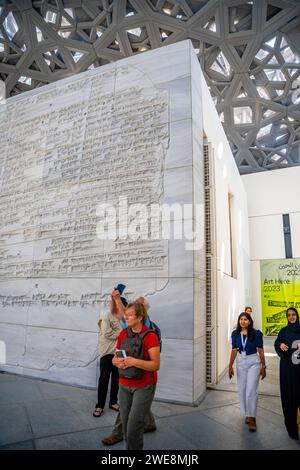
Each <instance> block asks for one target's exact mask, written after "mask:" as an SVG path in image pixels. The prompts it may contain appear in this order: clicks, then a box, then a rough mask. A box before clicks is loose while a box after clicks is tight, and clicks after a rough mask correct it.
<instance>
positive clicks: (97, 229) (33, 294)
mask: <svg viewBox="0 0 300 470" xmlns="http://www.w3.org/2000/svg"><path fill="white" fill-rule="evenodd" d="M299 182H300V1H299V0H0V388H1V386H2V390H3V395H2V399H1V398H0V409H2V411H3V416H4V418H3V420H2V425H0V450H1V449H2V448H3V449H18V448H19V449H23V448H24V449H54V448H57V449H60V448H66V449H72V448H82V449H84V448H85V449H89V448H99V445H100V446H101V445H102V444H101V439H100V437H104V436H105V435H106V434H107V433H108V430H109V429H110V428H111V426H112V424H113V419H114V418H115V416H114V413H113V411H110V410H108V411H105V413H104V415H103V417H101V418H100V420H95V419H94V418H93V416H91V411H92V409H91V408H92V407H93V406H94V402H95V394H96V389H97V384H98V380H99V374H100V371H99V364H100V356H99V341H100V349H101V338H100V336H101V335H100V336H99V334H100V333H99V325H98V322H99V318H100V319H101V318H102V317H104V316H105V315H106V314H107V312H108V311H109V308H110V302H111V299H112V297H111V294H112V291H113V290H114V288H116V286H117V285H118V284H119V283H122V284H123V285H124V293H123V294H122V293H121V295H124V297H125V298H126V299H127V301H128V302H132V301H134V300H135V299H137V298H139V297H144V298H145V299H146V300H147V303H148V306H149V308H150V310H149V318H150V319H151V320H152V321H154V322H155V323H156V324H157V325H158V326H159V329H160V331H161V341H162V347H161V362H160V369H159V374H158V376H159V379H158V383H157V387H156V392H155V399H154V404H153V410H154V416H155V417H156V418H157V422H158V425H157V428H158V429H157V432H158V434H157V436H158V437H155V435H154V434H156V433H153V435H152V433H151V435H152V436H151V437H152V438H153V441H151V439H150V434H149V436H148V435H146V436H145V443H146V444H145V445H146V447H147V448H150V449H168V448H169V449H173V448H174V449H175V448H177V449H185V448H189V449H200V448H212V449H213V448H214V449H217V448H219V447H218V445H221V446H222V445H223V444H224V446H225V445H226V446H228V445H229V444H228V442H227V440H226V439H227V438H226V439H225V441H224V442H223V443H222V444H220V439H221V440H222V438H221V437H218V436H222V435H223V431H224V429H225V428H226V429H227V431H226V432H228V433H229V434H228V436H229V435H230V433H231V437H230V438H229V437H228V441H229V440H230V445H232V448H235V449H242V448H243V449H246V448H247V449H248V448H250V447H247V446H249V445H250V444H249V442H247V439H246V438H243V439H240V431H239V429H235V428H234V427H233V428H232V429H230V427H231V425H230V424H228V423H229V422H230V420H231V419H233V418H234V420H236V419H237V418H236V416H237V414H238V412H239V409H238V403H239V399H238V394H237V382H236V376H235V375H234V377H233V379H232V380H230V379H229V378H228V364H229V361H230V354H231V350H232V347H233V346H232V331H233V330H234V328H235V327H236V325H237V322H238V317H239V314H240V313H241V312H244V311H245V308H246V306H250V307H251V309H252V313H251V318H252V320H253V322H254V327H255V328H256V329H258V330H260V331H261V332H262V334H263V339H264V349H265V359H266V363H267V376H266V379H265V380H264V381H263V382H261V384H260V392H259V393H260V395H259V398H258V409H259V413H261V417H262V418H263V420H265V423H266V424H265V426H266V428H265V429H267V426H269V428H270V427H271V428H272V427H273V428H274V432H273V433H272V432H269V431H268V436H269V437H266V433H265V432H263V427H262V428H261V430H260V428H259V426H258V431H259V432H260V431H261V434H259V432H257V433H256V434H255V439H256V441H255V442H253V443H252V444H251V446H252V447H251V448H253V449H256V448H276V449H279V448H298V449H300V448H299V445H298V447H297V444H295V443H294V442H293V443H290V442H289V441H288V437H287V439H286V440H284V439H285V438H284V439H283V440H282V439H281V437H282V434H284V433H285V427H284V422H283V417H282V409H281V402H280V383H279V382H280V380H279V357H278V354H277V353H276V351H275V349H274V341H275V340H276V338H277V336H278V334H279V332H280V331H281V329H282V328H284V327H286V325H287V310H288V309H289V308H290V309H291V308H293V309H296V310H297V309H298V310H299V309H300V184H299ZM119 285H120V284H119ZM298 320H299V317H298ZM299 340H300V338H299ZM299 349H300V347H299ZM299 367H300V365H299ZM299 367H298V368H299ZM298 376H299V371H298ZM298 383H299V384H300V380H299V382H298ZM238 386H239V385H238ZM21 389H22V393H23V395H22V396H19V395H18V393H20V390H21ZM299 393H300V392H299ZM66 394H68V395H69V397H70V403H69V402H68V403H67V402H65V401H64V400H66V397H65V396H66ZM0 395H1V392H0ZM45 400H46V404H47V406H46V409H45V410H44V408H43V405H42V404H40V405H39V403H43V402H45ZM72 403H73V404H72ZM298 406H299V410H300V402H299V405H298ZM40 407H41V408H43V410H42V412H41V414H40V415H38V414H37V412H36V409H37V408H40ZM201 407H202V408H201ZM219 408H221V409H222V410H223V408H224V413H223V416H222V417H220V416H219V415H218V414H217V410H218V409H219ZM75 409H76V410H78V413H77V414H76V413H74V410H75ZM65 410H67V411H65ZM11 413H12V414H11ZM64 413H66V416H67V417H66V420H65V422H64V423H63V424H61V422H60V416H62V415H64ZM68 413H69V414H68ZM259 413H258V416H260V415H259ZM74 415H75V416H74ZM10 416H13V417H15V418H14V419H16V420H18V419H19V420H20V426H17V427H16V428H17V429H11V428H10V425H9V419H10ZM52 417H53V422H52V424H51V418H52ZM299 418H300V411H299ZM176 419H178V421H176ZM172 420H173V421H174V422H173V421H172ZM197 420H198V421H197ZM201 420H202V421H201ZM95 421H97V423H95ZM100 421H101V423H100ZM200 421H201V422H203V423H204V424H203V426H204V428H205V427H207V426H208V428H209V429H211V437H210V436H209V435H208V434H207V433H205V431H204V430H202V431H201V430H198V431H195V433H196V434H195V436H196V435H197V432H198V437H197V439H198V440H196V437H194V441H193V439H192V441H190V437H188V435H189V431H188V430H189V428H190V426H194V428H195V429H196V430H197V429H198V428H197V422H200ZM49 422H50V424H49ZM191 422H193V423H194V424H190V423H191ZM46 423H48V424H47V425H46ZM172 423H173V424H172ZM299 423H300V419H299ZM101 426H102V427H101ZM160 426H161V428H162V429H163V431H161V434H159V432H160V430H159V429H160ZM214 426H216V427H214ZM280 426H281V427H280ZM204 428H203V429H204ZM273 428H272V429H273ZM178 429H181V431H178ZM201 429H202V428H201ZM167 430H169V431H170V433H169V434H168V433H167ZM99 432H100V434H99ZM172 433H173V434H172ZM167 434H168V437H167V438H166V439H167V440H166V442H164V437H163V436H164V435H167ZM1 436H2V437H1ZM99 436H100V437H99ZM159 436H160V437H159ZM180 436H181V437H180ZM257 436H258V437H257ZM199 442H200V443H201V444H199ZM99 443H100V444H99ZM175 443H176V444H175ZM118 445H119V446H120V445H121V444H118ZM175 445H176V446H177V447H174V446H175ZM198 445H199V446H200V447H198ZM230 445H229V446H230ZM97 446H98V447H97ZM151 446H152V447H151ZM185 446H186V447H185ZM188 446H190V447H188ZM201 446H202V447H201ZM116 447H117V446H116ZM119 448H120V449H121V447H119Z"/></svg>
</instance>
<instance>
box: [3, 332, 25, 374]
mask: <svg viewBox="0 0 300 470" xmlns="http://www.w3.org/2000/svg"><path fill="white" fill-rule="evenodd" d="M0 341H3V342H4V344H5V351H6V358H5V363H6V365H9V366H17V367H22V365H23V356H24V353H25V344H26V327H25V326H22V325H11V324H9V323H8V324H5V323H1V328H0ZM4 365H5V364H4ZM1 368H2V364H1Z"/></svg>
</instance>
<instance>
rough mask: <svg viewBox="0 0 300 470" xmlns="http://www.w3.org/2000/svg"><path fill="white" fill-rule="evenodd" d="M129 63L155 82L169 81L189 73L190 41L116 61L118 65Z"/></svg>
mask: <svg viewBox="0 0 300 470" xmlns="http://www.w3.org/2000/svg"><path fill="white" fill-rule="evenodd" d="M128 62H129V63H130V64H131V65H132V66H136V67H137V68H138V69H139V70H141V71H143V72H144V73H145V74H146V75H147V77H148V78H149V79H151V81H152V82H153V83H155V84H157V83H163V82H169V81H171V80H175V79H178V78H181V77H186V76H188V75H189V74H190V41H182V42H180V43H177V44H172V45H170V46H168V50H165V49H164V48H159V49H154V50H151V51H149V52H147V53H144V54H138V55H135V56H133V57H130V59H124V60H120V61H118V62H117V69H118V67H123V66H124V64H127V63H128Z"/></svg>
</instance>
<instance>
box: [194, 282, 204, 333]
mask: <svg viewBox="0 0 300 470" xmlns="http://www.w3.org/2000/svg"><path fill="white" fill-rule="evenodd" d="M205 333H206V283H205V281H202V280H201V279H196V278H195V279H194V338H199V337H202V336H203V335H204V336H205Z"/></svg>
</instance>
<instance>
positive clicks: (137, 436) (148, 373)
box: [113, 302, 160, 450]
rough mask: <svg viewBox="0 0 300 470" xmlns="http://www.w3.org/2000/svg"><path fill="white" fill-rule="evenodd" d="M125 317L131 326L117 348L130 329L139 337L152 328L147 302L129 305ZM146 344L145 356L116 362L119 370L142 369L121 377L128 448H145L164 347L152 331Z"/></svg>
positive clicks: (123, 422) (130, 357) (121, 400)
mask: <svg viewBox="0 0 300 470" xmlns="http://www.w3.org/2000/svg"><path fill="white" fill-rule="evenodd" d="M124 317H125V320H126V323H127V328H125V329H123V330H122V331H121V333H120V335H119V337H118V341H117V349H120V347H121V343H122V341H123V340H124V339H126V338H127V337H128V332H130V334H133V335H135V334H136V335H137V336H138V335H139V334H140V333H144V332H146V331H147V330H149V328H148V327H147V326H146V325H145V323H146V320H147V310H146V308H145V306H144V305H143V304H139V303H136V302H135V303H131V304H129V305H128V307H127V309H126V311H125V315H124ZM143 346H144V358H143V359H137V358H135V357H132V356H128V357H125V358H118V357H116V356H115V357H114V358H113V364H114V365H115V366H116V367H118V368H119V369H126V368H129V367H136V368H138V369H141V371H142V373H141V376H140V377H138V378H127V377H122V376H120V377H119V404H120V414H121V420H122V426H123V432H124V436H126V441H127V449H128V450H140V449H143V431H144V422H145V416H146V414H147V413H148V412H149V411H150V408H151V404H152V401H153V398H154V393H155V388H156V383H157V371H158V369H159V366H160V346H159V340H158V337H157V335H156V333H154V332H153V333H152V332H150V333H148V334H147V335H146V336H145V337H144V340H143Z"/></svg>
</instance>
